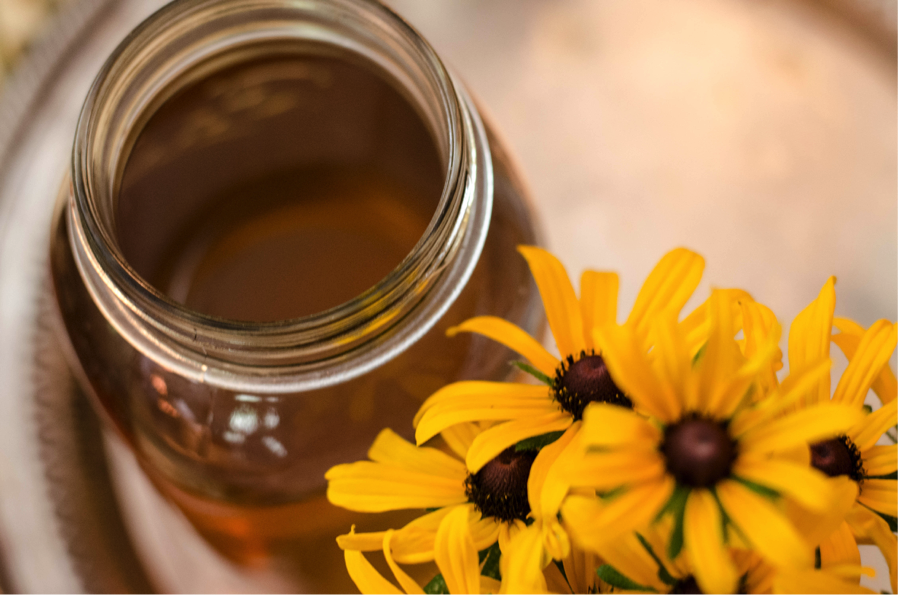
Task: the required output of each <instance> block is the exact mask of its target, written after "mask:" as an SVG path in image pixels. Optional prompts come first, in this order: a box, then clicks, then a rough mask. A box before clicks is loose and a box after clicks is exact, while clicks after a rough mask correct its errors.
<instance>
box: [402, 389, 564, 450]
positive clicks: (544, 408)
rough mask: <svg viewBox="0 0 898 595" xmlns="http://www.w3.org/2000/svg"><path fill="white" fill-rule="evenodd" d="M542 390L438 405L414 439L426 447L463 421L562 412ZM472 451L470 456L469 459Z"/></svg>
mask: <svg viewBox="0 0 898 595" xmlns="http://www.w3.org/2000/svg"><path fill="white" fill-rule="evenodd" d="M535 388H538V387H535ZM542 388H543V394H542V396H534V397H526V396H518V395H510V396H497V395H492V396H489V397H487V398H483V397H458V398H456V399H454V400H452V401H445V402H442V403H439V404H437V405H435V406H434V407H431V408H430V409H428V410H427V411H426V412H425V413H424V415H423V416H422V417H421V419H420V421H419V423H418V427H417V428H416V430H415V440H417V442H418V444H423V443H424V442H426V441H427V440H430V439H431V438H433V437H434V436H436V435H437V434H438V433H440V432H442V431H443V430H445V429H446V428H449V427H452V426H454V425H456V424H459V423H464V422H472V421H481V420H495V421H501V420H521V419H530V418H533V417H543V416H546V415H549V414H552V413H561V410H560V408H559V406H558V404H557V403H555V401H553V400H552V399H551V397H549V395H548V389H547V388H546V387H542ZM565 415H568V414H565ZM568 417H570V415H568ZM482 435H483V434H480V435H479V436H478V437H477V438H475V439H474V441H473V442H471V447H470V448H474V445H475V444H476V443H477V439H478V438H480V436H482ZM470 448H469V449H468V456H470Z"/></svg>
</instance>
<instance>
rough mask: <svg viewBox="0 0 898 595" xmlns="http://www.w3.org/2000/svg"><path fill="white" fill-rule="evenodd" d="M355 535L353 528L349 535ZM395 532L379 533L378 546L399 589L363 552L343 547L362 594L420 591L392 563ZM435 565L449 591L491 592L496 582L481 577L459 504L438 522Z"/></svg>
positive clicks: (355, 581)
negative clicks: (380, 541)
mask: <svg viewBox="0 0 898 595" xmlns="http://www.w3.org/2000/svg"><path fill="white" fill-rule="evenodd" d="M354 534H355V532H354V528H353V530H352V531H350V533H349V536H353V535H354ZM395 536H396V532H395V531H393V530H389V531H386V532H384V533H383V538H382V548H383V553H384V557H385V558H386V560H387V564H388V565H389V566H390V570H391V571H392V572H393V576H394V577H395V578H396V581H397V582H398V583H399V585H400V586H401V587H402V590H399V589H397V588H396V587H395V585H393V584H392V583H391V582H390V581H388V580H387V579H385V578H384V577H383V576H382V575H381V574H380V573H379V572H378V571H377V570H376V569H375V568H374V566H372V565H371V563H370V562H368V560H366V559H365V556H364V554H362V552H360V551H356V550H345V551H344V553H343V556H344V558H345V561H346V570H347V571H348V572H349V576H350V578H352V581H353V582H354V583H355V585H356V587H358V589H359V591H360V592H362V593H366V594H367V593H409V594H411V593H423V592H424V590H423V589H422V587H421V585H419V584H418V583H417V582H415V580H414V579H412V578H411V577H410V576H409V575H408V574H406V573H405V572H404V571H403V570H402V569H401V568H400V567H399V565H398V564H397V563H396V560H395V557H394V552H393V548H392V545H393V544H392V541H393V539H394V538H395ZM435 539H436V564H437V568H439V570H440V573H441V575H442V577H443V580H444V581H445V583H446V586H447V587H448V590H449V592H450V593H495V592H496V591H497V590H498V588H499V583H498V581H496V580H495V579H492V578H490V577H487V576H481V574H480V572H481V565H480V563H479V562H478V556H477V546H476V545H475V541H474V538H473V536H472V535H471V528H470V523H469V518H468V513H467V512H466V511H465V510H464V509H463V508H460V507H456V508H454V509H452V510H451V511H450V512H449V513H448V514H446V515H445V517H444V518H443V519H442V521H441V522H440V524H439V528H438V530H437V533H436V536H435Z"/></svg>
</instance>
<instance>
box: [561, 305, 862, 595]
mask: <svg viewBox="0 0 898 595" xmlns="http://www.w3.org/2000/svg"><path fill="white" fill-rule="evenodd" d="M708 314H709V316H710V318H711V324H710V333H709V338H708V340H707V343H706V344H705V345H704V347H703V348H702V350H701V352H700V353H699V355H698V357H697V358H693V357H692V355H691V353H690V349H689V346H688V343H687V337H686V335H685V333H684V331H683V329H682V328H681V327H680V326H679V325H678V324H677V322H676V320H675V319H674V318H672V317H663V316H659V317H657V318H656V320H655V324H654V325H653V327H652V333H653V336H652V344H653V348H652V349H651V351H647V350H646V348H645V342H644V341H643V340H641V339H640V338H639V337H638V336H636V335H635V334H634V333H633V331H632V329H629V328H627V327H625V326H623V327H604V328H599V329H598V332H597V338H598V340H599V343H600V344H601V345H602V348H603V352H604V353H606V354H607V357H606V362H607V364H608V367H609V369H610V371H611V374H612V376H613V377H614V378H615V381H616V382H617V383H618V384H619V386H621V387H622V388H623V390H624V391H626V393H627V394H628V395H630V397H631V398H632V399H633V402H634V404H635V405H636V406H637V407H638V409H639V410H641V411H644V412H646V413H647V414H648V415H649V416H651V419H646V418H645V417H644V416H642V415H640V414H639V413H638V412H637V411H630V410H626V409H623V408H619V407H617V408H615V407H610V406H608V405H606V404H593V405H590V406H589V407H588V408H587V410H586V412H585V414H584V423H583V427H582V429H581V431H580V433H579V440H580V441H581V442H582V444H583V446H584V448H585V449H586V450H585V452H584V454H583V455H582V457H581V458H580V459H579V460H574V461H572V463H571V464H570V465H569V467H568V470H567V472H566V473H567V478H568V479H569V481H570V482H571V484H572V485H583V486H588V487H592V488H594V489H596V490H597V491H598V492H600V493H603V494H604V495H605V499H603V500H599V499H592V500H590V499H588V498H577V497H574V496H572V497H569V498H568V499H567V500H566V501H565V503H564V504H563V505H562V517H563V518H564V520H565V526H566V527H568V529H569V532H570V534H571V537H573V538H574V540H575V541H577V542H579V543H587V542H588V541H589V540H590V539H595V535H601V536H603V537H602V539H603V540H613V539H615V538H617V537H618V536H622V535H625V534H627V533H629V532H631V531H634V530H639V529H640V528H642V527H644V526H647V525H649V524H650V523H651V522H652V521H653V520H655V519H656V518H658V517H659V516H664V515H665V514H671V515H672V516H673V517H674V519H675V530H674V531H673V532H672V537H671V542H670V544H669V546H668V547H669V554H670V557H671V558H676V556H677V555H678V554H679V552H680V550H681V549H685V551H686V554H687V556H688V560H689V563H690V565H691V568H692V570H693V573H694V577H695V579H696V581H697V583H698V585H699V586H700V587H701V588H702V590H703V591H705V592H721V593H728V592H732V591H733V590H734V589H735V587H736V585H737V583H738V580H739V575H738V573H737V570H736V568H735V566H734V564H733V562H732V560H731V559H730V557H729V556H728V554H727V547H728V546H739V547H743V548H746V549H749V550H753V551H757V552H758V553H759V554H761V555H762V556H763V557H764V558H765V559H767V560H769V561H771V563H773V564H775V565H778V566H783V565H785V566H794V567H800V568H801V567H811V566H812V565H813V560H814V559H813V551H812V549H811V548H810V547H809V545H808V544H807V543H806V542H805V540H804V539H803V538H802V536H801V535H800V534H799V533H798V532H797V531H796V529H795V528H794V526H793V525H792V524H791V523H790V521H789V519H788V518H787V516H786V515H785V514H784V511H783V506H782V499H781V498H779V496H780V495H782V496H787V497H789V498H794V499H795V500H797V501H799V502H801V503H802V504H803V505H805V506H807V507H809V508H812V509H814V510H825V509H826V508H827V506H828V505H829V503H830V499H831V497H832V496H831V490H830V488H829V484H828V483H827V481H826V478H825V476H824V475H822V474H821V473H819V472H817V471H815V470H813V469H811V468H809V467H808V465H807V463H806V462H804V463H802V462H799V461H796V460H795V459H794V454H793V452H794V450H795V447H800V446H805V448H806V445H807V444H808V443H813V442H815V441H819V440H823V439H829V438H832V437H834V436H837V435H839V434H840V433H843V432H844V431H845V430H846V429H847V428H848V427H850V426H851V425H852V424H853V423H856V422H857V421H859V419H860V418H861V415H860V413H859V412H858V411H857V410H856V409H853V408H851V407H848V406H846V405H837V404H833V403H830V402H829V401H828V400H827V401H826V402H825V403H817V404H815V405H814V406H810V407H807V408H805V409H802V410H800V411H795V412H790V413H784V409H785V408H788V407H789V406H790V405H791V404H792V403H793V402H794V401H795V400H796V399H799V398H800V397H801V396H802V395H803V394H804V392H805V389H806V387H807V386H808V385H809V384H810V383H812V382H814V381H816V379H817V378H819V377H820V376H821V375H823V374H824V373H828V361H822V362H818V364H817V365H816V366H813V367H811V368H809V369H808V370H806V371H805V372H803V373H802V374H800V375H794V374H793V375H791V376H790V377H789V379H787V381H786V382H784V383H783V385H782V386H780V387H777V388H776V389H775V394H771V395H770V397H769V398H768V399H765V400H763V401H761V402H760V403H754V402H753V391H754V390H757V387H758V386H759V380H758V377H759V376H760V374H761V373H762V371H763V370H765V369H767V368H769V367H770V366H771V365H772V364H771V362H772V360H773V359H774V357H775V354H776V343H777V339H778V332H774V333H771V334H770V336H769V337H768V340H767V342H766V345H764V346H761V347H760V348H759V349H757V351H756V353H755V354H754V355H753V356H752V357H750V358H746V357H745V356H744V355H743V354H742V352H741V350H740V346H739V345H738V344H737V342H736V340H735V338H734V337H735V328H734V323H733V316H732V307H731V302H730V300H729V299H728V297H727V296H726V295H724V294H723V293H721V292H714V293H713V294H712V296H711V300H710V302H709V307H708ZM694 360H695V361H694Z"/></svg>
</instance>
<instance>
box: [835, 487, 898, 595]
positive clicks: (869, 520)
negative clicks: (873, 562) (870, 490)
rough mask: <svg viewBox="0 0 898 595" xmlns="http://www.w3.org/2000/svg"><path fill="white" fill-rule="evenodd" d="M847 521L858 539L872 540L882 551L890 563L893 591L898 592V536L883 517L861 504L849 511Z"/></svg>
mask: <svg viewBox="0 0 898 595" xmlns="http://www.w3.org/2000/svg"><path fill="white" fill-rule="evenodd" d="M845 521H846V522H847V523H848V524H849V525H850V526H851V530H852V531H853V532H854V535H855V536H856V537H857V538H858V539H860V540H868V541H872V542H873V543H874V544H876V547H878V548H879V550H880V551H881V552H882V555H883V556H884V557H885V559H886V563H887V564H888V565H889V580H890V581H891V584H892V593H898V580H896V579H898V536H896V535H895V534H894V533H892V530H891V529H890V528H889V524H888V523H887V522H885V520H883V518H882V517H880V516H879V515H878V514H876V513H875V512H872V511H870V510H869V509H867V508H864V507H863V506H860V505H856V506H854V507H853V508H852V509H851V510H850V511H849V512H848V514H847V516H846V517H845Z"/></svg>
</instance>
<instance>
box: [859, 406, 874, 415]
mask: <svg viewBox="0 0 898 595" xmlns="http://www.w3.org/2000/svg"><path fill="white" fill-rule="evenodd" d="M861 409H863V410H864V413H867V414H870V413H873V407H871V406H870V405H864V406H863V407H861Z"/></svg>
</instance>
